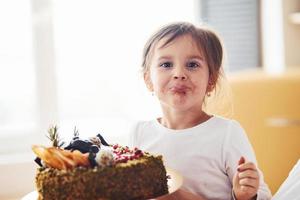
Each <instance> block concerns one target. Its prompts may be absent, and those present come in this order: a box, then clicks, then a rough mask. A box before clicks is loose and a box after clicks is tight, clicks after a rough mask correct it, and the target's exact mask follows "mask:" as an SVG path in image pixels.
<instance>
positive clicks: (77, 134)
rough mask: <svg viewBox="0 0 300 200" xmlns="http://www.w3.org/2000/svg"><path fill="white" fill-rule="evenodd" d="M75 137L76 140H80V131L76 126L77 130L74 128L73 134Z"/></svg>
mask: <svg viewBox="0 0 300 200" xmlns="http://www.w3.org/2000/svg"><path fill="white" fill-rule="evenodd" d="M73 135H74V136H73V137H74V138H78V137H79V131H78V129H77V128H76V126H75V128H74V133H73Z"/></svg>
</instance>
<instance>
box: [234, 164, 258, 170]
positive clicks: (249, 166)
mask: <svg viewBox="0 0 300 200" xmlns="http://www.w3.org/2000/svg"><path fill="white" fill-rule="evenodd" d="M248 169H250V170H256V165H255V164H254V163H253V162H247V163H244V164H241V165H239V166H238V168H237V170H238V171H239V172H242V171H245V170H248Z"/></svg>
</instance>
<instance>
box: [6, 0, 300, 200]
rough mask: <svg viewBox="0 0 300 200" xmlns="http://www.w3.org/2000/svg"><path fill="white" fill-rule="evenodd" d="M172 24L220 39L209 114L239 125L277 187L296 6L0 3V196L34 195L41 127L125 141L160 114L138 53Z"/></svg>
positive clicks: (293, 126) (291, 100) (292, 106)
mask: <svg viewBox="0 0 300 200" xmlns="http://www.w3.org/2000/svg"><path fill="white" fill-rule="evenodd" d="M174 21H188V22H192V23H195V24H200V25H201V24H207V25H209V26H210V27H212V28H213V29H214V30H216V31H217V32H218V33H219V35H220V36H221V38H222V39H223V42H224V46H225V49H226V62H225V64H224V68H225V71H226V74H227V84H228V86H229V87H228V88H230V94H231V95H230V98H224V97H225V96H224V95H223V99H221V100H222V101H223V102H225V103H224V104H222V103H219V105H222V106H217V107H218V109H215V110H214V111H212V112H213V113H216V114H220V115H224V116H226V117H230V118H235V119H237V120H238V121H240V123H241V124H242V125H243V127H244V128H245V129H246V131H247V134H248V136H249V138H250V140H251V142H252V144H253V146H254V150H255V152H256V154H257V159H258V163H259V167H260V168H261V169H262V171H263V172H264V175H265V179H266V182H267V183H268V184H269V186H270V188H271V190H272V193H273V194H274V193H275V192H276V191H277V189H278V187H279V186H280V185H281V183H282V182H283V181H284V180H285V178H286V177H287V175H288V172H289V171H290V170H291V168H292V167H293V165H294V164H295V163H296V162H297V160H298V159H299V157H300V103H299V102H300V55H299V52H300V0H222V1H218V0H186V1H172V0H164V1H161V0H151V1H150V0H127V1H124V0H123V1H122V0H109V1H108V0H106V1H105V0H104V1H97V0H0V180H1V181H0V199H20V198H21V197H22V196H24V195H25V194H26V193H28V192H30V191H32V190H34V174H35V169H36V164H35V163H34V162H33V159H34V155H33V153H32V152H31V145H32V144H49V143H48V141H47V139H46V137H45V135H46V133H47V129H48V128H49V126H50V125H54V124H57V125H58V127H59V133H60V135H61V137H62V138H63V140H65V141H69V139H70V138H71V137H72V134H73V130H74V127H75V126H76V128H77V129H78V130H79V134H80V136H81V137H89V136H94V135H96V134H97V133H101V134H103V136H104V137H105V138H107V140H108V141H109V142H110V143H120V144H123V145H126V144H127V140H128V133H129V130H130V127H131V126H132V124H133V123H134V122H135V121H136V120H141V119H142V120H143V119H145V120H147V119H153V118H155V117H157V116H158V115H159V114H160V111H159V105H158V103H157V102H156V100H155V98H154V97H152V96H151V94H150V93H149V92H148V91H147V89H146V87H145V86H144V83H143V79H142V75H141V73H140V68H141V67H140V65H141V57H142V50H143V45H144V44H145V42H146V40H147V39H148V38H149V36H150V35H151V34H152V33H153V32H154V31H155V30H156V29H157V28H159V27H160V26H162V25H164V24H166V23H169V22H174ZM226 93H227V94H228V91H227V92H226ZM221 96H222V95H221ZM212 98H213V97H212ZM219 98H220V96H219ZM212 105H213V104H212ZM223 105H225V106H223ZM228 105H229V107H230V108H233V109H229V110H230V112H228ZM214 108H216V107H214ZM212 110H213V109H212Z"/></svg>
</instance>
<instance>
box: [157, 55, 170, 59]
mask: <svg viewBox="0 0 300 200" xmlns="http://www.w3.org/2000/svg"><path fill="white" fill-rule="evenodd" d="M171 58H172V56H160V57H158V60H169V59H171Z"/></svg>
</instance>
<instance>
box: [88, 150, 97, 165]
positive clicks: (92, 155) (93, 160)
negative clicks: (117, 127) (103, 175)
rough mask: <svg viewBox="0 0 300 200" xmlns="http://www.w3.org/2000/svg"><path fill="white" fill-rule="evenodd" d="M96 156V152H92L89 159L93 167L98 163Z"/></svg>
mask: <svg viewBox="0 0 300 200" xmlns="http://www.w3.org/2000/svg"><path fill="white" fill-rule="evenodd" d="M95 158H96V154H95V153H92V152H90V153H89V157H88V159H89V162H90V164H91V166H92V167H95V166H97V165H98V164H97V162H96V160H95Z"/></svg>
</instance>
